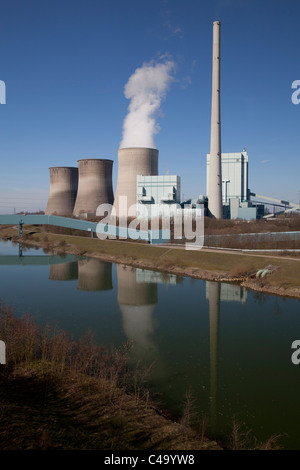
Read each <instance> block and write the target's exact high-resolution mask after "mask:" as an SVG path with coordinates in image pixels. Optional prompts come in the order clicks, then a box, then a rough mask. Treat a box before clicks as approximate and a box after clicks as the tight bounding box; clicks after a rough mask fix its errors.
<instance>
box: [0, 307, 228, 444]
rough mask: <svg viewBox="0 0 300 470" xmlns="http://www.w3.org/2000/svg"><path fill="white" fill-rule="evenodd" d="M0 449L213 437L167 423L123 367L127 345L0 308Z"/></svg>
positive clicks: (134, 373) (138, 378)
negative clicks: (1, 357) (104, 342)
mask: <svg viewBox="0 0 300 470" xmlns="http://www.w3.org/2000/svg"><path fill="white" fill-rule="evenodd" d="M0 337H1V339H2V340H4V341H5V343H6V350H7V364H6V366H3V365H2V366H0V403H1V404H0V449H1V450H21V449H23V450H28V449H43V450H49V449H50V450H56V449H63V450H67V449H102V450H105V449H107V450H110V451H111V450H127V449H129V450H130V449H131V450H147V449H148V450H150V449H151V450H159V449H161V450H162V449H163V450H169V449H170V450H176V449H180V450H191V449H193V450H197V449H202V450H204V449H221V448H220V447H219V446H218V445H217V444H216V443H215V442H214V441H210V440H208V439H207V438H205V437H203V436H201V438H199V436H198V434H197V433H196V432H195V431H193V430H192V429H190V428H188V427H186V426H182V425H180V424H179V423H175V422H172V421H170V420H168V419H166V418H165V417H164V416H163V413H162V412H161V411H160V410H158V409H157V408H156V406H155V405H154V404H153V403H152V401H151V400H150V399H149V393H148V392H147V391H146V390H145V389H144V385H143V382H144V378H145V373H146V372H147V371H145V370H143V368H141V367H139V368H137V369H135V370H130V369H129V368H128V367H127V354H128V351H129V347H130V345H128V344H126V345H124V346H122V347H121V348H117V349H113V350H110V351H108V350H107V349H105V348H102V347H100V346H99V345H97V344H95V343H94V341H93V336H92V335H91V334H90V333H89V334H87V335H86V336H85V337H84V338H83V339H82V340H80V341H77V342H75V341H73V340H72V338H70V337H69V336H68V335H66V333H65V332H63V331H53V330H51V329H50V328H49V327H46V328H44V329H39V328H38V327H37V326H36V324H35V323H34V321H33V320H32V319H31V318H30V317H29V316H28V315H27V316H25V317H23V318H20V319H16V318H15V317H14V316H13V314H12V311H11V310H10V309H9V308H7V307H6V306H4V305H2V306H1V308H0Z"/></svg>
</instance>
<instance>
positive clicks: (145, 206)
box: [136, 175, 181, 218]
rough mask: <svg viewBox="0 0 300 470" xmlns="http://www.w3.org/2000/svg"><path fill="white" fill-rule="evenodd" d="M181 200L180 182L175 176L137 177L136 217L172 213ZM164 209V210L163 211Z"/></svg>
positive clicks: (178, 177) (150, 216)
mask: <svg viewBox="0 0 300 470" xmlns="http://www.w3.org/2000/svg"><path fill="white" fill-rule="evenodd" d="M180 199H181V180H180V176H176V175H159V176H158V175H157V176H144V175H137V183H136V201H137V205H138V206H137V216H138V217H144V216H145V215H146V214H148V217H149V218H152V217H159V216H163V215H164V213H165V212H168V213H171V214H172V213H173V211H172V209H174V210H175V209H177V207H178V206H179V205H180V202H181V201H180ZM165 209H166V210H165Z"/></svg>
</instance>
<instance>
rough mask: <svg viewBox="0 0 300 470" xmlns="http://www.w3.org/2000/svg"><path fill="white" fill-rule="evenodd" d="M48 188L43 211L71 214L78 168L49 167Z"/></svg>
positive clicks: (75, 192) (49, 213)
mask: <svg viewBox="0 0 300 470" xmlns="http://www.w3.org/2000/svg"><path fill="white" fill-rule="evenodd" d="M49 172H50V190H49V198H48V203H47V208H46V211H45V213H46V214H48V215H51V214H55V215H60V216H67V215H71V214H72V212H73V209H74V204H75V200H76V195H77V186H78V168H74V167H59V166H56V167H51V168H49Z"/></svg>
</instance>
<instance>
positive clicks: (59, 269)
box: [49, 261, 78, 281]
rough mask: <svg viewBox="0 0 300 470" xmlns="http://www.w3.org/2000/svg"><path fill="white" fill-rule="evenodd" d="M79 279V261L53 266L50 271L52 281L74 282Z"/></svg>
mask: <svg viewBox="0 0 300 470" xmlns="http://www.w3.org/2000/svg"><path fill="white" fill-rule="evenodd" d="M77 278H78V264H77V261H72V262H68V263H60V264H51V265H50V271H49V280H50V281H73V280H74V279H77Z"/></svg>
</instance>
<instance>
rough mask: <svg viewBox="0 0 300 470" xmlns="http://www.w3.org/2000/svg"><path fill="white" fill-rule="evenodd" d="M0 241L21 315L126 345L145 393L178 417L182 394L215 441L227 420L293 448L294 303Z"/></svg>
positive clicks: (298, 312) (0, 289)
mask: <svg viewBox="0 0 300 470" xmlns="http://www.w3.org/2000/svg"><path fill="white" fill-rule="evenodd" d="M19 254H20V253H19V246H18V245H13V244H12V243H11V242H4V241H0V299H1V301H2V302H4V303H6V304H9V305H11V306H12V307H13V309H14V312H15V315H16V316H17V317H20V316H22V315H24V314H25V313H30V314H31V315H32V316H33V317H34V318H35V320H36V322H37V324H39V325H41V326H42V325H45V324H46V323H48V324H51V325H55V326H57V327H58V328H60V329H63V330H65V331H67V332H69V333H70V334H72V336H73V337H74V338H76V339H78V338H80V337H82V336H83V335H84V334H85V333H86V332H87V331H88V330H92V331H93V332H94V334H95V338H96V340H97V342H99V343H100V344H103V345H107V346H110V345H114V346H119V345H121V344H122V343H125V342H127V341H132V342H133V347H132V351H131V356H130V361H131V364H132V365H135V364H140V365H142V364H143V365H145V366H146V367H149V368H150V369H149V370H150V372H149V375H148V379H147V380H148V387H149V389H150V390H151V392H152V393H153V396H154V398H156V399H157V400H159V403H160V406H161V407H164V408H165V409H167V410H168V411H169V412H170V413H171V414H172V415H175V416H176V417H178V418H180V417H181V416H182V415H183V413H184V408H185V406H186V397H187V396H189V397H190V399H189V401H190V403H191V410H192V412H193V413H195V414H197V415H199V416H201V417H205V419H206V420H207V423H208V430H209V431H210V432H212V433H213V434H214V435H215V436H216V437H220V438H222V437H223V436H224V434H228V433H229V432H230V429H231V427H232V419H233V417H235V419H236V420H237V421H238V422H239V423H240V424H241V425H242V426H243V427H244V429H245V430H249V431H250V430H251V432H252V434H253V435H254V436H256V438H257V439H258V440H263V441H265V440H267V439H268V438H269V437H270V436H273V435H278V434H280V435H282V437H281V439H280V440H279V443H280V444H282V445H283V447H284V448H286V449H300V433H299V429H298V423H299V422H300V407H299V387H300V364H299V365H295V364H293V362H292V360H291V356H292V353H293V350H292V349H291V345H292V342H293V341H294V340H297V339H300V301H299V300H296V299H287V298H283V297H279V296H272V295H267V294H261V293H257V292H254V291H249V290H246V289H245V288H242V287H240V286H238V285H233V284H226V283H217V282H211V281H203V280H196V279H191V278H188V277H180V276H176V275H169V274H165V273H159V272H153V271H147V270H142V269H137V268H132V267H129V266H125V265H121V264H112V263H107V262H104V261H100V260H97V259H92V258H89V259H77V258H76V257H73V256H71V255H64V257H61V256H58V255H56V256H54V257H52V256H48V255H47V254H45V253H44V252H43V250H41V249H34V248H26V249H25V248H24V247H23V250H22V253H21V254H22V256H19ZM0 339H1V338H0Z"/></svg>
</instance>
